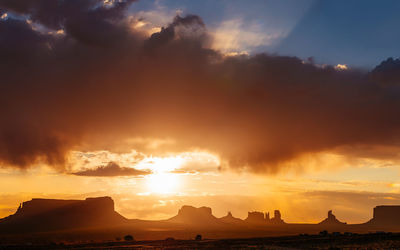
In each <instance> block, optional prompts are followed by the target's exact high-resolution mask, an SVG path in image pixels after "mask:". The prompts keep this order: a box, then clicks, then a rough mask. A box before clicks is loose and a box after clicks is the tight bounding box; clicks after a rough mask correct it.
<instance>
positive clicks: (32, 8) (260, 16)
mask: <svg viewBox="0 0 400 250" xmlns="http://www.w3.org/2000/svg"><path fill="white" fill-rule="evenodd" d="M399 5H400V4H399V3H398V1H385V2H378V1H361V0H360V1H351V2H349V1H341V0H339V1H316V0H302V1H298V0H282V1H273V0H269V1H268V0H265V1H250V2H249V1H224V0H221V1H211V0H206V1H201V2H200V1H183V0H180V1H179V0H158V1H153V0H148V1H132V0H126V1H111V0H109V1H103V0H79V1H75V0H69V1H53V0H30V1H22V0H21V1H18V2H16V1H12V0H0V58H1V60H0V79H1V81H0V88H1V90H0V115H1V117H2V122H1V123H0V217H4V216H7V215H9V214H11V213H13V212H15V210H16V208H17V207H18V205H19V203H20V202H22V201H26V200H30V199H31V198H58V199H83V198H86V197H95V196H111V197H113V199H114V200H115V205H116V209H117V211H118V212H120V213H121V214H122V215H124V216H126V217H128V218H141V219H166V218H169V217H172V216H173V215H175V214H176V213H177V211H178V209H179V208H180V207H181V206H182V205H193V206H209V207H211V208H212V209H213V213H214V214H215V215H216V216H219V217H221V216H224V215H225V214H226V213H227V212H228V211H231V212H232V213H233V215H234V216H236V217H239V218H242V219H244V218H246V216H247V212H248V211H262V212H268V211H269V212H272V211H273V210H275V209H279V210H280V211H281V213H282V218H283V219H284V220H285V221H287V222H319V221H321V220H322V219H323V218H325V217H326V213H327V211H328V210H331V209H332V210H333V212H334V214H335V215H336V216H337V218H338V219H340V220H341V221H346V222H348V223H361V222H365V221H367V220H369V219H370V218H371V217H372V209H373V207H375V206H377V205H383V204H399V200H400V181H399V174H400V172H399V170H400V168H399V162H400V155H399V153H398V152H400V151H399V145H400V118H399V117H400V116H399V115H398V110H399V108H400V101H399V100H400V88H399V83H400V60H398V59H396V58H398V56H399V50H400V47H399V46H398V44H399V40H400V33H399V32H398V29H397V27H398V26H399V24H400V18H399V17H398V15H397V10H398V9H399V7H400V6H399Z"/></svg>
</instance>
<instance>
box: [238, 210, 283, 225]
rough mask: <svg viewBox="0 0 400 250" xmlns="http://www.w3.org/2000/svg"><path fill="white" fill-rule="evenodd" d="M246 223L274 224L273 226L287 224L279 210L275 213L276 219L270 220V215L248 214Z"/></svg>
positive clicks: (260, 213)
mask: <svg viewBox="0 0 400 250" xmlns="http://www.w3.org/2000/svg"><path fill="white" fill-rule="evenodd" d="M245 221H246V222H249V223H253V224H254V223H255V224H258V223H272V224H283V223H285V222H284V221H283V220H282V218H281V212H280V211H279V210H275V211H274V217H273V218H269V213H265V214H264V213H262V212H257V211H255V212H248V214H247V218H246V219H245Z"/></svg>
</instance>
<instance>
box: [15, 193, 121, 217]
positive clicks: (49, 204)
mask: <svg viewBox="0 0 400 250" xmlns="http://www.w3.org/2000/svg"><path fill="white" fill-rule="evenodd" d="M77 205H80V207H81V208H82V209H85V210H93V211H99V210H101V211H103V212H114V201H113V200H112V199H111V197H108V196H106V197H96V198H86V199H85V200H57V199H42V198H33V199H32V200H30V201H25V202H23V203H22V204H20V206H19V208H18V210H17V212H16V213H15V215H18V216H32V215H36V214H40V213H44V212H47V211H51V210H54V209H59V208H62V207H65V206H73V207H74V206H77Z"/></svg>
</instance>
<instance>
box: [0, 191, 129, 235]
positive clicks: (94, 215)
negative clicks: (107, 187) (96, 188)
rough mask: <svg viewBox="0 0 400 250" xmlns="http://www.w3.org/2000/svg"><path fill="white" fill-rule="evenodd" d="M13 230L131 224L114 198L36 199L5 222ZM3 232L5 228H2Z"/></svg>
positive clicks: (20, 207)
mask: <svg viewBox="0 0 400 250" xmlns="http://www.w3.org/2000/svg"><path fill="white" fill-rule="evenodd" d="M3 222H4V223H5V224H3V225H4V227H6V228H9V231H16V232H18V231H24V232H30V231H37V232H40V231H48V230H62V229H72V228H86V227H99V226H100V227H108V226H114V225H120V224H124V223H126V222H128V220H127V219H126V218H124V217H123V216H121V215H120V214H118V213H117V212H116V211H115V210H114V201H113V200H112V199H111V198H110V197H98V198H87V199H85V200H54V199H32V200H30V201H26V202H23V203H22V204H20V206H19V208H18V210H17V212H16V213H15V214H13V215H10V216H8V217H6V218H4V219H3ZM0 231H1V228H0Z"/></svg>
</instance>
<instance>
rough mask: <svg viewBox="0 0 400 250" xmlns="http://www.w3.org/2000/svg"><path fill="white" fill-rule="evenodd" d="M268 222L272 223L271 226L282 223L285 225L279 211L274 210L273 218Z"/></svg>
mask: <svg viewBox="0 0 400 250" xmlns="http://www.w3.org/2000/svg"><path fill="white" fill-rule="evenodd" d="M269 221H270V222H271V223H273V224H283V223H285V222H284V221H283V220H282V217H281V212H280V211H279V210H275V211H274V217H273V218H271V219H270V220H269Z"/></svg>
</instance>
